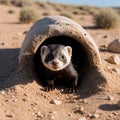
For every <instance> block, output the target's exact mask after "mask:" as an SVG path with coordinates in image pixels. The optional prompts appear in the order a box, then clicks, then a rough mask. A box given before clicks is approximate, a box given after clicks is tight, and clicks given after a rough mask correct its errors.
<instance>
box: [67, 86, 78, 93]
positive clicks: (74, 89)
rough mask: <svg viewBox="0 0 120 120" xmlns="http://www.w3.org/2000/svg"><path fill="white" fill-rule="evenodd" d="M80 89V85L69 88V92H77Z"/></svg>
mask: <svg viewBox="0 0 120 120" xmlns="http://www.w3.org/2000/svg"><path fill="white" fill-rule="evenodd" d="M78 90H79V89H78V87H72V88H68V93H77V92H78Z"/></svg>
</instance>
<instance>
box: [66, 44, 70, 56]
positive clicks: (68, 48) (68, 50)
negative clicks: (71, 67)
mask: <svg viewBox="0 0 120 120" xmlns="http://www.w3.org/2000/svg"><path fill="white" fill-rule="evenodd" d="M65 49H66V50H67V52H68V54H69V55H70V56H72V47H70V46H66V47H65Z"/></svg>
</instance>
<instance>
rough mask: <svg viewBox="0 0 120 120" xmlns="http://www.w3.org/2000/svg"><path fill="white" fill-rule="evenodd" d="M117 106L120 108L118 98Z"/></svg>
mask: <svg viewBox="0 0 120 120" xmlns="http://www.w3.org/2000/svg"><path fill="white" fill-rule="evenodd" d="M117 106H118V107H119V108H120V100H119V101H118V102H117Z"/></svg>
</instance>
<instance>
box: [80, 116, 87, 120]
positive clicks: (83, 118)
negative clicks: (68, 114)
mask: <svg viewBox="0 0 120 120" xmlns="http://www.w3.org/2000/svg"><path fill="white" fill-rule="evenodd" d="M79 120H87V119H86V118H85V117H80V118H79Z"/></svg>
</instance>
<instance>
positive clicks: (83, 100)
mask: <svg viewBox="0 0 120 120" xmlns="http://www.w3.org/2000/svg"><path fill="white" fill-rule="evenodd" d="M79 102H81V103H88V102H87V100H86V99H80V100H79Z"/></svg>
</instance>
